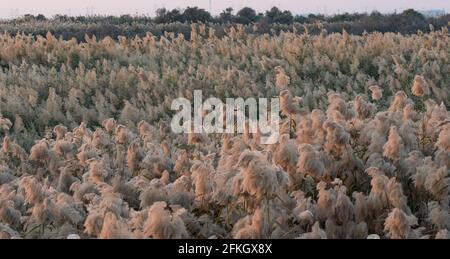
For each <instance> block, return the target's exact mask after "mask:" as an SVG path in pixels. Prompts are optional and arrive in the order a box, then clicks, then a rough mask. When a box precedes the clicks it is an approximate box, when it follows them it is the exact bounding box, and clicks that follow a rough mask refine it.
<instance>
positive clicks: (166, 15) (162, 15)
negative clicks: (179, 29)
mask: <svg viewBox="0 0 450 259" xmlns="http://www.w3.org/2000/svg"><path fill="white" fill-rule="evenodd" d="M182 21H183V15H182V14H181V12H180V10H179V9H173V10H172V11H168V10H167V9H166V8H159V9H157V10H156V17H155V22H156V23H173V22H182Z"/></svg>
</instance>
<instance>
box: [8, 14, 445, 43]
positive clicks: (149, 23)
mask: <svg viewBox="0 0 450 259" xmlns="http://www.w3.org/2000/svg"><path fill="white" fill-rule="evenodd" d="M449 22H450V14H445V15H442V16H439V17H426V16H424V15H423V14H421V13H420V12H418V11H416V10H414V9H408V10H405V11H403V12H401V13H391V14H382V13H380V12H377V11H374V12H372V13H342V14H336V15H332V16H326V15H323V14H309V15H293V14H292V13H291V12H290V11H288V10H281V9H279V8H277V7H272V8H271V9H270V10H267V11H265V12H261V13H258V12H256V11H255V10H254V9H252V8H250V7H244V8H242V9H240V10H237V11H235V10H234V9H233V8H231V7H230V8H227V9H225V10H223V11H222V12H221V13H220V14H219V15H216V16H213V15H211V14H210V13H209V12H208V11H206V10H204V9H202V8H198V7H187V8H186V9H172V10H168V9H165V8H161V9H158V10H157V11H156V14H155V16H154V17H150V16H145V15H144V16H131V15H122V16H101V15H94V16H78V17H72V16H67V15H55V16H53V17H51V18H47V17H45V16H44V15H42V14H39V15H31V14H26V15H24V16H22V17H19V18H16V19H11V20H2V21H0V30H1V31H3V32H4V31H7V32H8V33H11V34H16V33H25V34H33V35H45V34H46V33H47V32H48V31H50V32H51V33H53V34H54V35H56V36H62V37H63V38H68V39H70V38H73V37H74V38H76V39H78V40H80V41H82V40H83V39H84V36H85V34H88V35H96V36H97V37H99V38H104V37H106V36H110V37H112V38H117V37H118V36H121V35H122V36H127V37H133V36H145V34H146V33H147V32H151V33H153V34H154V35H156V36H159V35H162V34H163V33H164V32H165V31H168V32H174V33H182V34H185V36H186V37H189V36H190V31H191V29H190V24H192V23H203V24H207V25H208V27H213V28H214V30H215V31H216V32H217V33H218V34H219V35H218V36H220V34H221V32H223V31H224V30H225V29H226V28H228V27H230V26H233V25H236V24H242V25H244V26H246V28H247V32H252V33H260V34H264V33H269V34H271V33H277V32H280V31H292V30H293V28H296V29H297V31H300V32H301V31H304V30H308V32H309V33H312V34H319V33H321V32H322V30H323V29H325V30H326V31H327V32H329V33H333V32H342V31H343V30H346V31H347V32H348V33H350V34H356V35H361V34H363V33H364V32H374V31H378V32H383V33H384V32H395V33H402V34H414V33H417V32H418V31H422V32H427V31H429V30H432V29H433V28H436V29H440V28H441V27H446V26H447V27H448V26H449ZM430 25H432V26H430ZM222 34H223V33H222Z"/></svg>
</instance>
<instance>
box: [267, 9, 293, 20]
mask: <svg viewBox="0 0 450 259" xmlns="http://www.w3.org/2000/svg"><path fill="white" fill-rule="evenodd" d="M265 17H266V18H267V20H268V22H269V23H280V24H291V23H292V21H293V20H294V17H293V16H292V13H291V12H290V11H284V12H283V11H281V10H280V9H278V8H277V7H275V6H274V7H272V8H271V9H270V10H268V11H266V14H265Z"/></svg>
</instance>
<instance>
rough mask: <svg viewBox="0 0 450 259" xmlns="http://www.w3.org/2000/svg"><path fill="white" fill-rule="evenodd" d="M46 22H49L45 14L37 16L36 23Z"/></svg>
mask: <svg viewBox="0 0 450 259" xmlns="http://www.w3.org/2000/svg"><path fill="white" fill-rule="evenodd" d="M45 20H47V18H45V15H43V14H38V15H37V16H36V21H45Z"/></svg>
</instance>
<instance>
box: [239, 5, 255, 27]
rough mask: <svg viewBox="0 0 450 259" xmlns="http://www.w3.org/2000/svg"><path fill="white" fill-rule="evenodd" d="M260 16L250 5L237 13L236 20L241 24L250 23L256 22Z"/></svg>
mask: <svg viewBox="0 0 450 259" xmlns="http://www.w3.org/2000/svg"><path fill="white" fill-rule="evenodd" d="M257 18H258V16H257V15H256V11H255V10H253V9H252V8H250V7H244V8H242V9H241V10H239V12H237V14H236V22H237V23H241V24H249V23H252V22H255V21H256V20H257Z"/></svg>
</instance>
